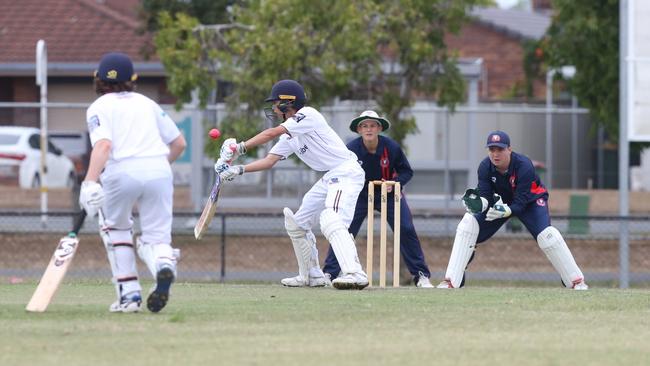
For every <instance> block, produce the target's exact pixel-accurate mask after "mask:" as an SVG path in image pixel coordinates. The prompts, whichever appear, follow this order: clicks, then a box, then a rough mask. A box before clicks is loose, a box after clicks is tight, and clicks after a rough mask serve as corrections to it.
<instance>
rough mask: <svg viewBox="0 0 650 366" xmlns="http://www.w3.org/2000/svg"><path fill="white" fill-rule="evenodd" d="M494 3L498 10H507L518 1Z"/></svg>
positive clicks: (510, 0)
mask: <svg viewBox="0 0 650 366" xmlns="http://www.w3.org/2000/svg"><path fill="white" fill-rule="evenodd" d="M496 2H497V4H498V5H499V7H500V8H504V9H507V8H510V7H511V6H513V5H515V4H516V3H517V2H518V0H496Z"/></svg>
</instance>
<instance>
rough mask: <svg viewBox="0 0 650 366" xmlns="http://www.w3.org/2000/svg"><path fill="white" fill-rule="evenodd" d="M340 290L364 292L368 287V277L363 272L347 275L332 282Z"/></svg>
mask: <svg viewBox="0 0 650 366" xmlns="http://www.w3.org/2000/svg"><path fill="white" fill-rule="evenodd" d="M332 286H334V288H336V289H338V290H363V289H364V288H366V287H367V286H368V276H366V274H365V273H363V272H357V273H346V274H343V275H340V276H339V277H337V278H335V279H334V280H333V281H332Z"/></svg>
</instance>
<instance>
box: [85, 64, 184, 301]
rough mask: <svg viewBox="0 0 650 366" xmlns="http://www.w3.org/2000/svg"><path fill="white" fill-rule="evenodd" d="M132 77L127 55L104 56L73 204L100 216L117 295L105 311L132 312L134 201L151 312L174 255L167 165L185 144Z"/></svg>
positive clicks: (165, 291)
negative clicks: (150, 285) (86, 159)
mask: <svg viewBox="0 0 650 366" xmlns="http://www.w3.org/2000/svg"><path fill="white" fill-rule="evenodd" d="M136 80H137V75H136V74H135V73H134V72H133V63H132V62H131V59H130V58H129V57H128V56H127V55H125V54H123V53H117V52H112V53H108V54H105V55H104V56H103V57H102V59H101V61H100V62H99V67H98V69H97V71H96V72H95V79H94V86H95V92H96V93H97V95H99V97H98V98H97V100H95V102H93V104H91V106H90V107H89V108H88V110H87V112H86V122H87V124H88V131H89V133H90V140H91V143H92V145H93V150H92V154H91V157H90V165H89V167H88V172H87V175H86V177H85V179H84V181H83V183H82V185H81V191H80V194H79V203H80V204H81V206H82V207H83V208H84V209H85V210H86V212H87V213H88V215H89V216H93V215H95V214H97V213H99V218H100V225H101V236H102V240H103V241H104V246H105V247H106V251H107V254H108V260H109V262H110V265H111V270H112V273H113V283H114V284H115V289H116V292H117V301H115V303H113V304H112V305H111V306H110V309H109V310H110V311H111V312H136V311H139V310H140V306H141V302H142V295H141V287H140V282H139V280H138V272H137V268H136V261H135V249H134V245H133V241H134V240H133V217H132V211H133V208H134V206H135V205H136V204H137V206H138V211H139V214H140V225H141V230H142V235H141V236H140V237H138V238H137V240H136V242H137V253H138V255H139V257H140V258H141V259H142V261H143V262H144V263H146V265H147V267H148V268H149V270H150V271H151V274H152V275H153V276H154V278H155V279H156V285H155V288H154V289H153V291H152V292H151V293H150V295H149V297H148V298H147V307H148V309H149V310H150V311H152V312H158V311H160V310H161V309H162V308H163V307H164V306H165V305H166V304H167V300H168V298H169V290H170V287H171V284H172V282H173V281H174V279H175V278H176V262H177V256H178V255H179V254H178V251H177V250H174V249H172V246H171V224H172V197H173V190H174V187H173V184H172V171H171V167H170V164H171V163H172V162H173V161H174V160H176V158H177V157H178V156H179V155H180V154H181V153H182V152H183V150H184V149H185V146H186V142H185V139H184V138H183V135H181V133H180V131H179V130H178V128H177V127H176V124H175V123H174V121H172V119H171V118H170V117H169V116H168V115H167V114H166V113H165V112H164V111H163V110H162V109H161V108H160V106H159V105H158V104H156V103H155V102H154V101H152V100H151V99H149V98H147V97H145V96H144V95H142V94H139V93H136V92H134V90H135V81H136ZM102 170H103V171H102ZM100 175H101V185H100V183H99V180H100Z"/></svg>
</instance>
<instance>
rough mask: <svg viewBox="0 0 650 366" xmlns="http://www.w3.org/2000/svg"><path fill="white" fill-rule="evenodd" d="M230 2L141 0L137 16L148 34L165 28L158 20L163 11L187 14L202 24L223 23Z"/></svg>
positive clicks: (216, 0)
mask: <svg viewBox="0 0 650 366" xmlns="http://www.w3.org/2000/svg"><path fill="white" fill-rule="evenodd" d="M232 2H233V1H232V0H190V1H179V0H142V2H141V4H140V11H139V14H138V15H139V17H140V19H141V21H142V23H143V28H145V29H146V30H147V31H150V32H155V31H157V30H159V29H161V28H164V27H165V25H164V24H161V23H160V22H159V18H158V17H159V15H160V13H161V12H163V11H164V12H167V13H169V14H172V15H175V14H177V13H183V14H187V15H189V16H191V17H193V18H196V19H198V21H199V22H200V23H202V24H216V23H225V22H227V21H228V18H229V16H228V12H227V7H228V5H229V4H230V3H232Z"/></svg>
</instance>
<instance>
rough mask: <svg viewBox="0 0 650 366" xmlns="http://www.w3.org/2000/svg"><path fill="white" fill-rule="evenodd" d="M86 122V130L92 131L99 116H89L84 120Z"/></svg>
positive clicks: (96, 125) (97, 122) (97, 123)
mask: <svg viewBox="0 0 650 366" xmlns="http://www.w3.org/2000/svg"><path fill="white" fill-rule="evenodd" d="M86 124H87V125H88V132H93V130H94V129H95V128H97V127H99V117H97V115H96V114H95V115H93V116H91V117H90V118H88V121H86Z"/></svg>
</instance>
